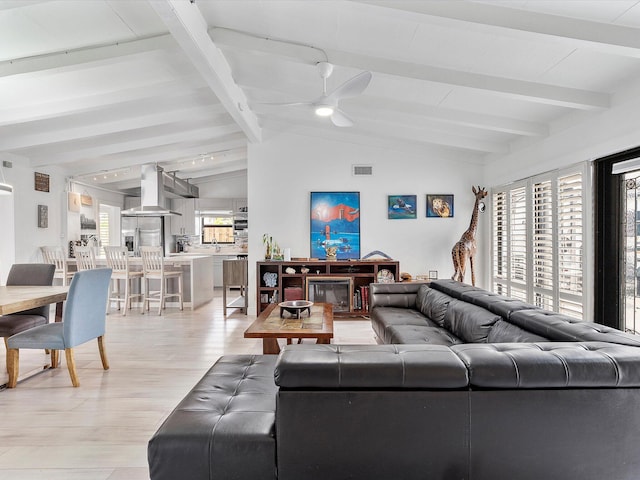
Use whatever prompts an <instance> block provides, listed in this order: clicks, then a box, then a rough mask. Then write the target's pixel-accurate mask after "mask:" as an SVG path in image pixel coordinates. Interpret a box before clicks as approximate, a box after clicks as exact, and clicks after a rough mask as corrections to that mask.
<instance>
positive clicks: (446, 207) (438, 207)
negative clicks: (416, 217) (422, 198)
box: [427, 194, 453, 218]
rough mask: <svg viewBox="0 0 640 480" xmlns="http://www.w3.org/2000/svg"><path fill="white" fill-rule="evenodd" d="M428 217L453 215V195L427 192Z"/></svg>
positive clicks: (448, 216)
mask: <svg viewBox="0 0 640 480" xmlns="http://www.w3.org/2000/svg"><path fill="white" fill-rule="evenodd" d="M427 217H436V218H450V217H453V195H451V194H438V195H435V194H427Z"/></svg>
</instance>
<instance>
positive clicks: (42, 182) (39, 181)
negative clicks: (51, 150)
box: [33, 172, 49, 192]
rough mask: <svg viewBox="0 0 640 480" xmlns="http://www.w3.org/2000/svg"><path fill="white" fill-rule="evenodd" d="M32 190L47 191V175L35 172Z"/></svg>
mask: <svg viewBox="0 0 640 480" xmlns="http://www.w3.org/2000/svg"><path fill="white" fill-rule="evenodd" d="M33 178H34V188H35V189H36V191H37V192H48V191H49V175H48V174H46V173H40V172H35V173H34V174H33Z"/></svg>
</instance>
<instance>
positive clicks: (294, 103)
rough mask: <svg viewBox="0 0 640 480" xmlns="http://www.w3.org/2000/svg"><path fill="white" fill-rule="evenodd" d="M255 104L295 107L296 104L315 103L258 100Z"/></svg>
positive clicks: (309, 103)
mask: <svg viewBox="0 0 640 480" xmlns="http://www.w3.org/2000/svg"><path fill="white" fill-rule="evenodd" d="M255 105H276V106H278V107H295V106H296V105H313V103H312V102H289V103H279V102H273V103H271V102H256V103H255Z"/></svg>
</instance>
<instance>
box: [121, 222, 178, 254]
mask: <svg viewBox="0 0 640 480" xmlns="http://www.w3.org/2000/svg"><path fill="white" fill-rule="evenodd" d="M167 218H168V217H160V216H158V217H147V216H124V215H123V216H122V228H121V230H122V245H124V246H125V247H127V250H129V252H131V255H133V256H136V257H137V256H140V247H144V246H152V247H153V246H161V247H163V250H164V255H165V256H167V255H168V254H169V253H171V252H174V251H175V238H174V237H173V235H171V228H170V225H167V224H166V222H169V221H170V220H167Z"/></svg>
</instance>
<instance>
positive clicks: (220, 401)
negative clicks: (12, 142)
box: [148, 355, 278, 480]
mask: <svg viewBox="0 0 640 480" xmlns="http://www.w3.org/2000/svg"><path fill="white" fill-rule="evenodd" d="M277 358H278V357H277V356H275V355H264V356H263V355H229V356H224V357H222V358H221V359H220V360H218V362H216V364H215V365H214V366H213V367H211V369H210V370H209V371H208V372H207V373H206V374H205V375H204V377H203V378H202V379H201V380H200V381H199V382H198V383H197V384H196V385H195V387H194V388H193V389H192V390H191V391H190V392H189V393H188V394H187V396H186V397H185V398H184V399H183V400H182V401H181V402H180V404H178V406H177V407H176V408H175V410H174V411H173V412H172V413H171V414H170V415H169V417H167V419H166V420H165V422H164V423H163V424H162V426H161V427H160V428H159V429H158V431H157V432H156V433H155V435H154V436H153V437H152V438H151V440H150V441H149V448H148V459H149V473H150V476H151V479H152V480H176V479H180V478H185V479H186V478H188V479H189V480H199V479H202V480H209V479H216V478H225V479H234V480H260V479H265V480H273V479H275V478H276V445H275V431H274V424H275V410H276V392H277V387H276V385H275V383H274V380H273V370H274V368H275V363H276V360H277Z"/></svg>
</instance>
